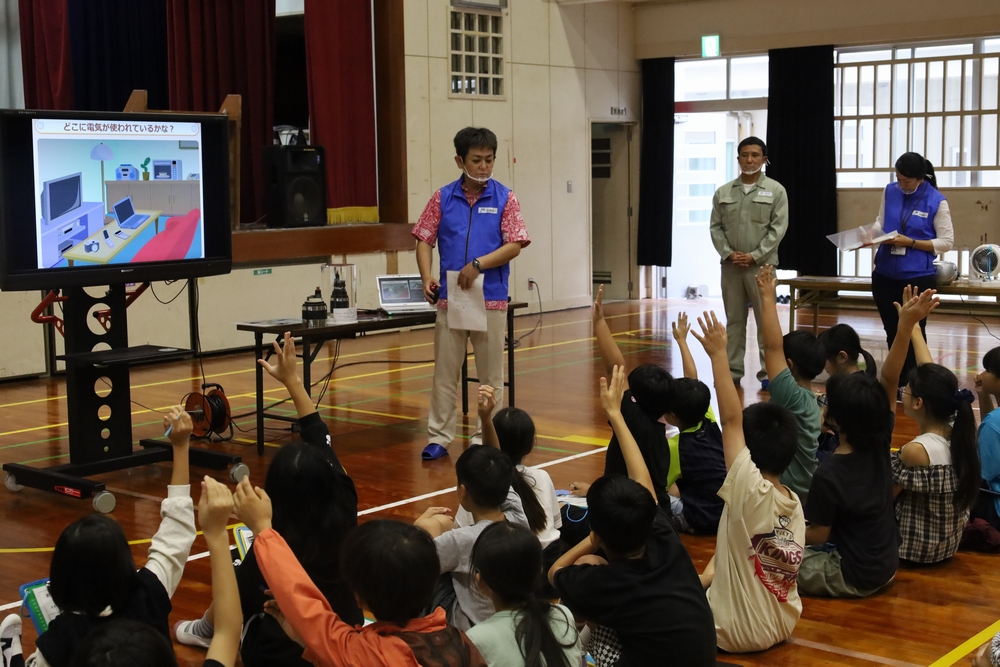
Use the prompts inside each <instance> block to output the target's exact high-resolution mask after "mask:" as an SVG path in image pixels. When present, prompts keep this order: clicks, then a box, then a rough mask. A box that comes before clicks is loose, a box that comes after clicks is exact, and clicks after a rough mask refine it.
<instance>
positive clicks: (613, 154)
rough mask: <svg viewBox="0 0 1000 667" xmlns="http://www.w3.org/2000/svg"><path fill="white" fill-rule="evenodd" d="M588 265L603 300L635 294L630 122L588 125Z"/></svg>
mask: <svg viewBox="0 0 1000 667" xmlns="http://www.w3.org/2000/svg"><path fill="white" fill-rule="evenodd" d="M590 137H591V139H590V141H591V162H590V164H591V189H590V192H591V255H592V256H591V260H592V261H591V266H592V270H593V282H594V289H595V292H596V288H597V286H598V285H604V298H605V299H609V300H610V299H636V298H639V267H638V266H637V265H636V263H635V258H636V234H637V232H638V227H637V220H638V218H637V216H636V215H635V214H636V210H635V202H637V201H638V187H639V168H638V162H639V149H638V145H639V144H638V136H637V132H636V126H635V125H633V124H628V123H593V124H592V125H591V134H590Z"/></svg>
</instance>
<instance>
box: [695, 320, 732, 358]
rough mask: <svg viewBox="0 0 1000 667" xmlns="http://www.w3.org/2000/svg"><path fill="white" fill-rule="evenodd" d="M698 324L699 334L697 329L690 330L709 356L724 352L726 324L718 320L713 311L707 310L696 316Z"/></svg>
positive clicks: (723, 353)
mask: <svg viewBox="0 0 1000 667" xmlns="http://www.w3.org/2000/svg"><path fill="white" fill-rule="evenodd" d="M698 326H699V327H701V335H700V336H699V335H698V332H697V331H694V332H692V334H693V335H694V337H695V338H697V339H698V342H699V343H701V346H702V347H703V348H705V352H706V354H708V356H709V357H714V356H715V355H717V354H722V355H725V354H726V341H727V337H726V325H725V324H722V323H721V322H719V318H718V317H716V315H715V311H714V310H713V311H707V312H705V313H704V314H703V315H702V317H699V318H698Z"/></svg>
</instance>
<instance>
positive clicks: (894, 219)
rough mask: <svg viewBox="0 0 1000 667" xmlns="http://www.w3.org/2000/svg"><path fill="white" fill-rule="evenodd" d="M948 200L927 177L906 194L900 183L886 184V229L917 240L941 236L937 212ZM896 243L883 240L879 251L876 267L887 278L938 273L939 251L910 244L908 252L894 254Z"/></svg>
mask: <svg viewBox="0 0 1000 667" xmlns="http://www.w3.org/2000/svg"><path fill="white" fill-rule="evenodd" d="M943 201H945V197H944V195H942V194H941V193H940V192H938V190H937V188H935V187H934V186H932V185H931V184H930V183H927V182H926V181H924V182H923V183H922V184H921V185H920V187H919V188H917V191H916V192H914V193H913V194H912V195H904V194H903V191H902V190H900V189H899V184H898V183H890V184H889V185H887V186H886V188H885V215H884V217H883V218H882V230H883V231H885V232H886V233H889V232H899V233H900V234H902V235H904V236H908V237H910V238H911V239H915V240H917V241H930V240H931V239H935V238H937V233H936V232H935V231H934V216H935V215H937V211H938V207H939V206H940V205H941V202H943ZM892 248H893V246H890V245H886V244H883V245H881V246H879V249H878V252H877V253H876V254H875V271H876V272H878V273H880V274H882V275H883V276H885V277H887V278H894V279H896V280H908V279H910V278H919V277H921V276H932V275H934V260H935V259H936V257H937V256H936V255H935V254H934V253H932V252H927V251H926V250H917V249H916V248H907V249H906V254H905V255H893V254H892Z"/></svg>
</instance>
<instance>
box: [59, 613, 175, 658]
mask: <svg viewBox="0 0 1000 667" xmlns="http://www.w3.org/2000/svg"><path fill="white" fill-rule="evenodd" d="M69 665H70V667H133V666H134V665H143V667H177V658H175V657H174V647H173V646H172V645H171V644H170V641H169V640H168V639H167V638H166V637H164V636H163V633H160V632H157V631H156V630H154V629H153V628H152V627H150V626H149V625H146V624H145V623H140V622H139V621H133V620H131V619H113V620H108V621H107V622H105V623H102V624H101V625H99V626H98V627H97V628H95V629H94V630H92V631H91V632H90V634H88V635H87V637H86V638H85V639H84V640H83V641H82V642H81V643H80V645H79V646H77V648H76V650H75V651H74V652H73V658H72V660H71V661H70V663H69Z"/></svg>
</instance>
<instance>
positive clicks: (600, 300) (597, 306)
mask: <svg viewBox="0 0 1000 667" xmlns="http://www.w3.org/2000/svg"><path fill="white" fill-rule="evenodd" d="M603 319H604V285H600V286H599V287H598V288H597V298H596V299H594V321H595V322H600V321H601V320H603Z"/></svg>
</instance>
